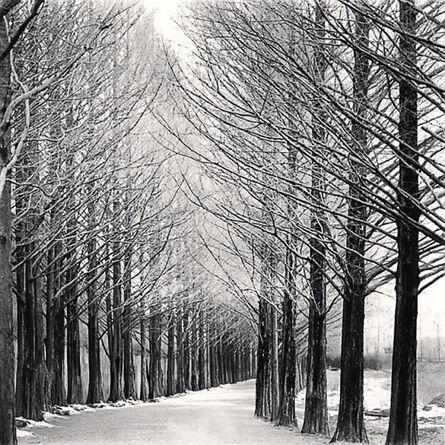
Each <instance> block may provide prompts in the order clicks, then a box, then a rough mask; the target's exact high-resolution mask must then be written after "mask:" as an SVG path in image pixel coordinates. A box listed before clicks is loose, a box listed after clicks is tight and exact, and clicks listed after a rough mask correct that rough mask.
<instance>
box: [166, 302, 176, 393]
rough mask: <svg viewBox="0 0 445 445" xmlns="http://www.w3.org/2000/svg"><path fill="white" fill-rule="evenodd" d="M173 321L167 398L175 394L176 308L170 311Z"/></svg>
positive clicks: (168, 347)
mask: <svg viewBox="0 0 445 445" xmlns="http://www.w3.org/2000/svg"><path fill="white" fill-rule="evenodd" d="M170 311H171V314H172V315H171V319H170V321H169V326H168V333H167V391H166V395H167V396H172V395H174V394H175V316H174V308H173V307H172V308H171V309H170Z"/></svg>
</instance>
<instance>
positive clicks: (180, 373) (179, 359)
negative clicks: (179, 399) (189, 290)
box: [176, 308, 185, 393]
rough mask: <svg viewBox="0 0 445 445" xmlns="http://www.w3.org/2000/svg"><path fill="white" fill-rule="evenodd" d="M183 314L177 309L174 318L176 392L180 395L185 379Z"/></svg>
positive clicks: (180, 309)
mask: <svg viewBox="0 0 445 445" xmlns="http://www.w3.org/2000/svg"><path fill="white" fill-rule="evenodd" d="M183 312H184V310H183V309H182V308H179V309H178V314H177V318H176V349H177V351H176V371H177V372H176V374H177V379H176V392H177V393H181V392H184V391H185V379H184V363H185V350H184V326H183Z"/></svg>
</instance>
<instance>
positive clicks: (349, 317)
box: [331, 12, 369, 443]
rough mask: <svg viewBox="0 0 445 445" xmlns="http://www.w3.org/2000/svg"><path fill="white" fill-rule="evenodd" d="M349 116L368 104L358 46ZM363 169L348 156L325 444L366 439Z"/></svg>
mask: <svg viewBox="0 0 445 445" xmlns="http://www.w3.org/2000/svg"><path fill="white" fill-rule="evenodd" d="M355 16H356V25H355V26H356V28H355V37H356V44H357V45H359V48H367V47H368V36H369V24H368V21H367V19H366V18H365V17H364V16H363V14H362V13H361V12H357V13H356V15H355ZM354 57H355V64H354V79H353V90H354V91H353V94H354V115H355V116H356V117H357V119H358V120H360V121H361V120H363V119H366V114H367V102H368V98H367V96H368V75H369V63H368V58H367V56H366V55H365V53H364V52H363V51H362V50H361V49H357V50H355V52H354ZM352 135H353V137H352V139H353V142H352V150H355V151H356V156H357V157H358V158H359V159H360V157H361V156H363V154H364V153H366V151H367V135H366V130H365V129H364V128H363V126H362V125H361V123H360V122H357V121H355V120H354V121H353V123H352ZM365 176H366V169H364V168H363V166H362V165H361V164H360V163H359V162H357V161H355V160H353V159H352V160H351V171H350V174H349V179H350V181H351V185H350V186H349V197H350V199H349V209H348V216H349V218H348V222H347V234H346V277H345V289H344V296H343V320H342V343H341V375H340V405H339V411H338V419H337V429H336V431H335V433H334V436H333V438H332V440H331V442H335V441H348V442H366V443H367V442H368V436H367V434H366V429H365V423H364V415H363V409H364V408H363V368H364V365H363V334H364V322H365V297H366V270H365V259H364V258H365V254H366V250H365V237H366V219H367V213H368V210H367V206H366V196H365V194H364V193H363V192H362V191H361V189H360V181H361V179H362V178H364V177H365Z"/></svg>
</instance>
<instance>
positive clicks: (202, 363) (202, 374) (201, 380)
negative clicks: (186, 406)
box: [198, 311, 207, 389]
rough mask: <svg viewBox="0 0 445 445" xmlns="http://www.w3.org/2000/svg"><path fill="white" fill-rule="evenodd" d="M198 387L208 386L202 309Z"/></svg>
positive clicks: (199, 316) (199, 322) (199, 317)
mask: <svg viewBox="0 0 445 445" xmlns="http://www.w3.org/2000/svg"><path fill="white" fill-rule="evenodd" d="M198 329H199V340H198V342H199V343H198V368H199V369H198V388H199V389H204V388H206V387H207V379H206V335H205V331H204V317H203V313H202V311H200V314H199V315H198Z"/></svg>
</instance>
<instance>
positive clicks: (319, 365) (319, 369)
mask: <svg viewBox="0 0 445 445" xmlns="http://www.w3.org/2000/svg"><path fill="white" fill-rule="evenodd" d="M322 8H324V4H323V3H322V4H317V6H316V8H315V26H316V32H317V37H318V39H319V41H318V42H315V43H316V45H317V46H316V50H315V54H314V59H315V60H314V70H315V76H316V81H317V82H320V83H322V82H323V81H324V76H325V70H326V61H325V57H324V54H323V51H322V49H321V48H322V47H323V45H324V37H325V23H324V16H323V10H322ZM314 102H315V103H314V115H313V120H312V122H313V129H312V137H313V140H314V144H319V147H318V148H319V149H320V150H323V145H324V144H325V142H326V131H325V129H324V127H323V124H322V121H323V119H324V118H325V116H324V112H323V108H322V104H321V103H319V99H318V98H315V100H314ZM311 173H312V184H311V185H312V190H311V195H312V196H311V198H312V202H313V210H312V215H311V229H312V233H313V234H314V235H313V238H312V239H311V240H310V289H311V299H310V302H309V332H308V359H307V384H306V404H305V410H304V423H303V429H302V432H303V433H309V434H321V435H326V436H327V435H329V424H328V404H327V380H326V312H325V311H326V285H325V276H324V275H325V269H326V247H325V245H324V240H323V236H324V225H323V224H324V223H323V221H324V219H325V215H324V211H323V209H322V208H320V207H321V206H322V205H323V190H324V188H325V178H324V172H323V169H322V167H321V166H320V165H319V164H318V163H317V161H313V164H312V172H311Z"/></svg>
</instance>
